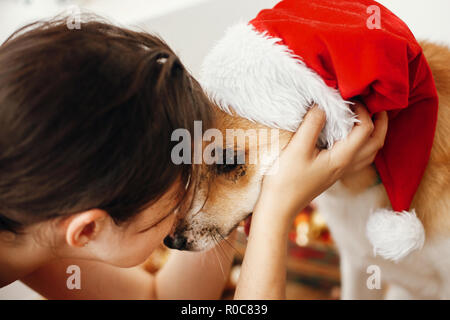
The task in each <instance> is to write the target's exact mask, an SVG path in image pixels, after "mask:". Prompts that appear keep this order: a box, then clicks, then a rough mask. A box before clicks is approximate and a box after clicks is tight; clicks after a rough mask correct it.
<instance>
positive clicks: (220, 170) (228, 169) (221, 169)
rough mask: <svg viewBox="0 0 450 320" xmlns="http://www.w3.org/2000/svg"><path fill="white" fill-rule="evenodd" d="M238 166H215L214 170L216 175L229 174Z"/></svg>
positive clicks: (235, 164)
mask: <svg viewBox="0 0 450 320" xmlns="http://www.w3.org/2000/svg"><path fill="white" fill-rule="evenodd" d="M238 166H239V165H238V164H237V163H233V164H225V163H224V164H217V165H216V170H217V172H218V173H229V172H231V171H233V170H235V169H236V168H237V167H238Z"/></svg>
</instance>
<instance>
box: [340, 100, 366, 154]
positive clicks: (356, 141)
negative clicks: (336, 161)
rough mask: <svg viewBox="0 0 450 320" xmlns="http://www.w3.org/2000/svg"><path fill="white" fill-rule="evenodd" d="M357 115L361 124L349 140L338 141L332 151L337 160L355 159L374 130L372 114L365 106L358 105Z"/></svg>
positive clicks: (353, 130) (352, 132)
mask: <svg viewBox="0 0 450 320" xmlns="http://www.w3.org/2000/svg"><path fill="white" fill-rule="evenodd" d="M355 113H356V116H357V118H358V120H359V121H360V122H359V123H355V125H354V127H353V129H352V131H351V132H350V133H349V135H348V136H347V138H345V139H344V140H341V141H338V142H337V143H336V145H335V146H334V147H333V148H332V150H331V151H332V152H333V153H334V155H335V156H336V157H337V158H342V159H353V157H354V156H355V154H356V152H357V151H358V150H359V149H360V148H361V147H362V146H363V145H364V144H365V143H366V142H367V139H368V138H369V137H370V135H371V134H372V132H373V130H374V124H373V122H372V119H371V118H370V114H369V112H368V111H367V109H366V108H365V107H364V106H362V105H361V104H356V106H355Z"/></svg>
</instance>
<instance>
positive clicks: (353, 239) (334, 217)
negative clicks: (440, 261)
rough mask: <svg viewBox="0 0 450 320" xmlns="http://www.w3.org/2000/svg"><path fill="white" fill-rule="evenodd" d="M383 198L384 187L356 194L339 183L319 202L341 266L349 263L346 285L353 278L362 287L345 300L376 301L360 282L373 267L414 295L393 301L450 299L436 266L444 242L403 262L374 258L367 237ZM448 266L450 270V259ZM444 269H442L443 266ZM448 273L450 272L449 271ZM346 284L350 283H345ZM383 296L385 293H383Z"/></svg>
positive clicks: (345, 269)
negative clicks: (369, 220) (434, 262)
mask: <svg viewBox="0 0 450 320" xmlns="http://www.w3.org/2000/svg"><path fill="white" fill-rule="evenodd" d="M383 196H384V190H383V186H382V185H378V186H374V187H371V188H369V189H367V190H366V191H364V192H362V193H360V194H358V195H355V194H352V193H350V191H348V190H347V189H346V188H345V187H344V186H343V185H342V183H341V182H339V181H338V182H337V183H336V184H334V185H333V186H332V187H331V188H330V189H329V190H328V191H327V192H325V193H323V194H322V195H320V196H319V197H317V198H316V200H315V203H316V204H317V206H318V208H319V212H320V214H321V215H322V216H323V217H324V219H325V220H326V221H327V224H328V226H329V228H330V231H331V233H332V236H333V239H334V241H335V242H336V245H337V247H338V249H339V252H340V255H341V264H344V263H345V265H346V267H345V268H341V269H342V270H341V273H342V275H343V282H344V281H347V280H346V279H348V278H352V277H353V278H356V280H355V281H356V282H357V283H356V285H355V286H354V287H356V288H357V287H359V288H357V289H356V290H347V292H350V293H347V294H346V295H347V296H344V297H343V298H346V299H353V298H356V299H364V298H365V297H367V298H372V296H368V294H370V293H369V292H368V289H367V287H366V283H359V282H361V281H363V280H364V279H367V278H368V277H369V276H370V275H371V274H370V273H368V272H367V268H368V267H369V266H371V265H375V266H378V267H379V268H380V275H381V281H382V282H383V283H393V284H398V285H399V286H401V287H403V288H405V289H407V290H408V292H409V294H410V296H408V297H401V296H400V297H398V296H394V297H391V298H400V299H401V298H411V297H412V298H442V297H446V296H447V297H448V295H449V294H450V292H448V293H447V292H442V291H441V290H442V288H444V287H445V286H444V285H443V284H442V283H441V282H442V277H443V276H442V270H441V272H440V271H439V270H437V266H435V265H434V264H433V261H436V260H435V259H434V257H433V255H437V248H439V247H440V246H444V247H445V244H443V243H442V242H437V243H430V242H428V243H427V244H426V245H425V246H424V247H423V249H422V250H420V251H418V252H414V253H413V254H411V255H410V256H408V257H406V258H405V259H404V260H402V261H401V262H399V263H395V262H391V261H388V260H385V259H383V258H380V257H375V256H374V254H373V248H372V245H371V244H370V242H369V240H368V239H367V236H366V224H367V220H368V218H369V215H370V214H371V211H372V210H375V209H376V208H378V207H379V206H380V203H381V202H382V201H383ZM343 260H345V261H343ZM446 266H448V267H450V258H449V259H448V263H446ZM440 268H441V269H442V265H441V266H440ZM447 270H449V269H448V268H447ZM346 273H347V274H346ZM356 273H359V275H358V274H356ZM364 273H365V274H364ZM449 279H450V276H449ZM342 285H343V286H346V285H349V284H346V283H343V284H342ZM374 290H376V289H374ZM355 291H356V292H355ZM381 297H382V294H380V298H381Z"/></svg>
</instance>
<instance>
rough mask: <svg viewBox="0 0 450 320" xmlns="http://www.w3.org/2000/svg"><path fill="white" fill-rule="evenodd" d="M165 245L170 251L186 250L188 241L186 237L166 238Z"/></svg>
mask: <svg viewBox="0 0 450 320" xmlns="http://www.w3.org/2000/svg"><path fill="white" fill-rule="evenodd" d="M164 244H165V245H166V247H168V248H170V249H177V250H185V249H186V244H187V239H186V237H184V236H178V235H176V236H173V237H172V236H167V237H165V238H164Z"/></svg>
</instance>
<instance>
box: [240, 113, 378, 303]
mask: <svg viewBox="0 0 450 320" xmlns="http://www.w3.org/2000/svg"><path fill="white" fill-rule="evenodd" d="M355 113H356V115H357V117H358V119H359V120H360V123H358V124H356V125H355V126H354V128H353V130H352V131H351V133H350V134H349V135H348V137H347V138H346V139H344V140H342V141H339V142H337V143H336V144H335V145H334V146H333V148H331V149H330V150H318V149H317V148H316V142H317V139H318V137H319V134H320V132H321V130H322V129H323V126H324V125H325V115H324V113H323V111H321V110H320V109H319V108H317V107H314V108H313V109H312V110H310V111H309V112H308V114H307V115H306V118H305V119H304V121H303V123H302V125H301V126H300V128H299V130H298V131H297V133H296V134H295V135H294V136H293V137H292V139H291V141H290V142H289V144H288V146H287V147H286V148H285V150H284V151H283V152H282V154H281V156H280V159H279V163H278V170H277V172H276V173H275V174H274V175H270V176H269V175H268V176H266V177H265V178H264V181H263V187H262V191H261V195H260V198H259V200H258V202H257V204H256V207H255V209H254V211H253V218H252V226H251V229H250V235H249V238H248V243H247V249H246V251H245V257H244V261H243V263H242V268H241V274H240V277H239V282H238V285H237V288H236V293H235V299H283V298H285V290H286V259H287V241H288V240H287V239H288V233H289V229H290V227H291V225H292V219H293V218H294V217H295V214H297V213H298V212H299V211H300V210H301V209H302V208H303V207H305V206H306V205H307V204H308V203H309V202H310V201H311V200H312V199H314V198H315V197H316V196H317V195H319V194H320V193H322V192H323V191H325V190H326V189H327V188H328V187H330V186H331V185H332V184H333V183H335V182H336V181H337V180H338V179H339V178H340V177H341V176H342V175H343V174H347V173H350V172H353V171H354V170H358V169H361V168H364V167H365V166H367V165H369V164H370V163H372V161H373V159H374V158H375V155H376V153H377V151H378V150H379V149H380V148H381V146H382V145H383V142H384V138H385V135H386V131H387V115H386V113H380V114H378V115H376V116H375V121H374V123H372V120H371V119H370V116H369V114H368V112H367V111H366V109H365V108H364V107H363V106H361V105H360V104H357V105H356V108H355Z"/></svg>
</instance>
